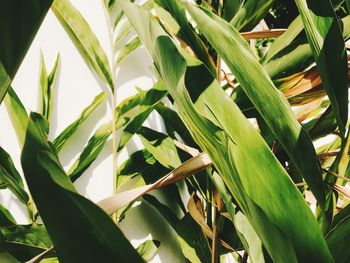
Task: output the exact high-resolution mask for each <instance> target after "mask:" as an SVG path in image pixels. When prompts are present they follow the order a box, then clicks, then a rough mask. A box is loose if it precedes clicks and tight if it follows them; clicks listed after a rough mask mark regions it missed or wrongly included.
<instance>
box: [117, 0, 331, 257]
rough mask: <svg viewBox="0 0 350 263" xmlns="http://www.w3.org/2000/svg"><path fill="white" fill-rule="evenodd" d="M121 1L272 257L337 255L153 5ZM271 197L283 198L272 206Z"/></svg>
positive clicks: (251, 132)
mask: <svg viewBox="0 0 350 263" xmlns="http://www.w3.org/2000/svg"><path fill="white" fill-rule="evenodd" d="M119 4H120V5H121V6H122V8H123V11H124V13H125V14H126V16H127V17H128V19H129V21H130V22H131V23H132V24H133V26H134V28H135V30H136V32H137V33H138V35H139V36H140V39H141V41H142V42H143V44H144V46H145V47H146V48H147V49H148V51H149V53H150V54H151V56H152V58H153V60H154V63H155V66H156V68H157V71H158V73H159V77H160V78H161V79H162V80H163V81H164V85H165V86H166V87H167V90H168V91H169V93H170V94H171V96H172V97H173V98H174V100H175V105H176V107H177V109H178V110H179V114H180V116H181V118H182V119H183V120H184V122H185V123H186V125H187V126H188V127H190V131H191V133H192V135H193V136H194V138H195V140H196V142H197V143H198V144H199V145H200V146H201V148H202V149H203V150H204V151H206V152H207V153H208V154H209V156H210V159H211V160H212V161H213V163H214V165H215V167H216V169H217V170H218V172H219V174H220V175H221V176H222V177H223V180H224V181H225V183H226V184H227V186H228V188H229V190H230V192H231V194H232V195H233V196H234V198H235V199H236V201H237V203H238V204H239V206H240V208H241V209H242V211H243V213H244V214H245V215H246V216H247V218H248V220H249V222H250V223H251V224H252V226H253V228H254V230H255V231H256V233H257V234H258V236H259V238H260V239H261V240H262V243H263V245H264V247H265V248H266V249H267V251H268V252H269V254H270V255H271V257H272V259H273V260H274V261H276V262H279V261H281V262H282V261H284V262H286V261H288V262H298V261H300V260H307V259H310V260H311V259H312V260H315V259H316V258H317V259H316V261H320V262H332V261H333V260H332V257H331V255H330V252H329V250H328V248H327V246H326V242H325V240H324V238H323V236H322V234H321V231H320V229H319V228H318V226H317V223H316V220H315V218H314V217H313V215H312V213H311V211H310V210H309V207H308V206H307V204H306V202H305V201H304V199H303V197H302V196H301V195H300V192H299V191H298V189H297V188H296V187H295V186H294V184H293V182H292V181H291V179H290V178H289V176H288V175H287V173H286V172H285V170H284V169H283V168H282V166H281V165H280V164H279V162H278V161H277V159H276V158H275V157H274V155H273V154H272V153H271V151H270V150H269V148H268V146H267V145H266V144H265V142H264V141H263V139H262V138H261V137H260V135H259V134H258V132H257V131H256V130H255V129H254V128H253V127H252V125H251V124H250V123H249V122H248V121H247V119H246V118H245V117H244V116H243V114H242V113H241V112H240V111H239V109H238V107H237V106H236V105H235V104H234V103H233V102H232V100H231V99H230V98H229V97H228V96H227V95H226V93H225V91H224V90H223V89H222V88H221V87H220V85H219V84H218V83H217V82H216V81H215V79H213V77H212V76H211V74H209V71H208V70H207V68H206V67H205V66H203V64H201V63H200V62H199V61H198V60H196V59H194V58H190V57H188V55H187V53H186V52H183V51H181V50H180V51H179V50H178V49H177V48H176V46H175V45H174V43H173V42H172V41H171V39H170V38H169V37H168V36H166V35H165V32H164V31H163V30H162V29H161V28H160V26H159V24H157V23H156V22H155V21H154V20H152V18H151V17H150V15H149V13H148V12H146V11H144V10H143V9H142V8H140V7H137V6H136V5H132V4H130V3H128V2H126V1H120V2H119ZM206 21H207V24H208V19H207V18H206ZM144 25H147V27H145V26H144ZM215 32H216V33H217V32H218V28H215ZM204 76H205V77H204ZM190 94H191V96H190ZM192 101H194V103H195V105H194V104H193V103H192ZM252 141H254V144H252V143H251V142H252ZM255 164H256V165H255ZM252 174H254V176H251V175H252ZM271 174H274V175H275V176H273V177H271ZM257 186H259V187H257ZM271 200H279V202H277V203H275V205H274V206H271V205H270V201H271ZM287 211H288V212H287ZM285 226H288V227H285ZM306 233H307V234H306ZM301 240H302V241H303V242H302V244H301V242H300V241H301ZM315 247H317V249H315Z"/></svg>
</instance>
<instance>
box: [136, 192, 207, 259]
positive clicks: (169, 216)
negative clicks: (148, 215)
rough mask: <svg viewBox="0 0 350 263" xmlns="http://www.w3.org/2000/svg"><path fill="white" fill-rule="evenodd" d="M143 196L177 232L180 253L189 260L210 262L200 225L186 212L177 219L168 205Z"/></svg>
mask: <svg viewBox="0 0 350 263" xmlns="http://www.w3.org/2000/svg"><path fill="white" fill-rule="evenodd" d="M143 198H144V200H146V201H147V203H149V204H150V205H152V206H154V207H155V208H156V209H157V210H158V211H159V213H160V214H161V215H162V216H163V217H164V218H165V219H166V220H167V221H168V222H169V224H170V226H171V227H172V228H173V229H174V230H175V232H176V233H177V234H178V240H179V243H180V246H181V249H182V253H183V254H184V256H185V257H186V258H187V259H188V260H189V261H190V262H194V263H202V262H210V258H211V255H210V249H209V244H208V241H207V239H206V238H205V236H204V233H203V231H202V229H201V228H200V226H199V225H198V224H197V223H196V222H195V221H194V220H193V219H192V217H191V216H190V215H189V214H188V213H187V214H185V215H184V216H183V217H182V218H181V219H179V218H177V217H176V215H175V214H174V213H173V212H172V211H171V209H170V208H169V207H167V206H166V205H163V204H162V203H160V202H159V201H158V200H157V199H156V198H155V197H153V196H151V195H146V196H144V197H143Z"/></svg>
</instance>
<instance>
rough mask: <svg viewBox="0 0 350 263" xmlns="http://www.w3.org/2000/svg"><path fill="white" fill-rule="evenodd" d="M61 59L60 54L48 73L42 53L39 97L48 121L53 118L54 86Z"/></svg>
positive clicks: (41, 107) (42, 112)
mask: <svg viewBox="0 0 350 263" xmlns="http://www.w3.org/2000/svg"><path fill="white" fill-rule="evenodd" d="M60 61H61V58H60V54H58V55H57V58H56V61H55V64H54V66H53V68H52V70H51V72H50V74H47V70H46V66H45V61H44V56H43V54H42V53H41V54H40V63H41V66H40V67H41V68H40V81H39V98H40V99H41V102H40V106H39V112H40V113H41V114H43V115H44V117H45V118H46V119H47V120H48V121H50V119H51V112H52V108H53V102H54V97H53V95H54V87H55V81H56V75H57V70H58V67H59V65H60Z"/></svg>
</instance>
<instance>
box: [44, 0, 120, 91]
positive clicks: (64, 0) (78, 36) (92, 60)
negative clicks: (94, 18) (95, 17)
mask: <svg viewBox="0 0 350 263" xmlns="http://www.w3.org/2000/svg"><path fill="white" fill-rule="evenodd" d="M51 9H52V11H53V12H54V13H55V15H56V17H57V19H58V20H59V21H60V23H61V25H62V26H63V28H64V29H65V30H66V32H67V34H68V35H69V37H70V38H71V40H72V42H73V43H74V45H75V46H76V48H77V49H78V51H79V53H80V54H81V56H82V58H83V59H84V60H85V62H86V64H87V65H88V66H89V67H90V68H91V69H92V70H93V72H94V73H96V75H97V76H98V77H99V78H101V80H103V81H104V82H105V83H106V84H107V85H108V86H109V87H110V88H111V89H112V90H113V87H114V84H113V80H112V75H111V71H110V68H109V62H108V58H107V56H106V54H105V52H104V50H103V49H102V47H101V45H100V43H99V41H98V39H97V38H96V36H95V34H94V32H93V31H92V30H91V28H90V26H89V25H88V23H87V22H86V21H85V19H84V18H83V17H82V16H81V14H80V13H79V11H78V10H77V9H76V8H75V7H74V6H73V5H72V4H71V2H70V1H69V0H55V1H54V3H53V4H52V7H51Z"/></svg>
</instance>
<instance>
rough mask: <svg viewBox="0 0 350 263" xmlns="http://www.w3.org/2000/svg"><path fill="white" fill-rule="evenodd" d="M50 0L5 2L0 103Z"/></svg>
mask: <svg viewBox="0 0 350 263" xmlns="http://www.w3.org/2000/svg"><path fill="white" fill-rule="evenodd" d="M51 2H52V0H32V1H26V0H4V1H1V15H0V39H1V41H0V103H1V102H2V100H3V98H4V96H5V95H6V92H7V90H8V88H9V87H10V84H11V81H12V79H13V78H14V76H15V74H16V72H17V70H18V68H19V66H20V64H21V62H22V60H23V58H24V56H25V54H26V53H27V50H28V48H29V46H30V44H31V42H32V41H33V39H34V36H35V34H36V32H37V31H38V29H39V26H40V24H41V23H42V21H43V19H44V17H45V15H46V13H47V11H48V9H49V8H50V5H51Z"/></svg>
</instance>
